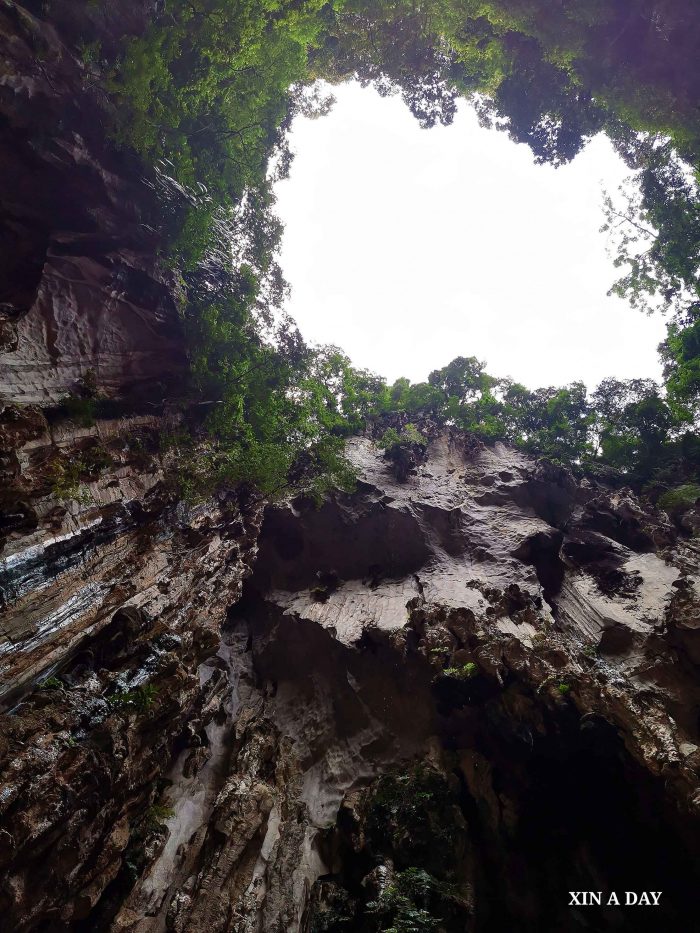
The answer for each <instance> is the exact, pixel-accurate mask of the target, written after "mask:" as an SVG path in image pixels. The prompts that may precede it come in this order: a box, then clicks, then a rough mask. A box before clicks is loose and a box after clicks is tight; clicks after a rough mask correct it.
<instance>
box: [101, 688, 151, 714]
mask: <svg viewBox="0 0 700 933" xmlns="http://www.w3.org/2000/svg"><path fill="white" fill-rule="evenodd" d="M157 695H158V688H157V687H156V686H155V685H154V684H144V685H143V686H141V687H137V688H136V689H135V690H127V691H125V692H123V693H115V694H113V695H112V696H111V697H108V699H107V702H108V703H109V705H110V706H111V707H112V709H117V710H130V709H131V710H134V711H135V712H137V713H145V712H146V711H147V710H149V709H150V708H151V707H152V706H153V704H154V703H155V701H156V697H157Z"/></svg>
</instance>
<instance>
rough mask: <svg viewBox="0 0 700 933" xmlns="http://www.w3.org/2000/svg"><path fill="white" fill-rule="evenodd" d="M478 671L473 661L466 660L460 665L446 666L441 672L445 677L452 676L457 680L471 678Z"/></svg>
mask: <svg viewBox="0 0 700 933" xmlns="http://www.w3.org/2000/svg"><path fill="white" fill-rule="evenodd" d="M478 673H479V668H478V667H477V666H476V664H475V663H474V662H473V661H467V663H466V664H463V665H462V667H446V668H445V670H444V671H443V674H444V675H445V676H446V677H454V678H456V679H457V680H471V679H472V677H476V675H477V674H478Z"/></svg>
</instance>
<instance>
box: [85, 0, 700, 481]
mask: <svg viewBox="0 0 700 933" xmlns="http://www.w3.org/2000/svg"><path fill="white" fill-rule="evenodd" d="M90 40H91V37H90V36H86V37H85V43H84V45H83V47H82V48H83V53H84V54H86V53H85V50H87V49H89V50H90V57H91V60H92V62H93V67H94V68H97V69H98V72H99V75H100V79H101V82H102V86H103V88H104V89H105V90H106V92H107V97H108V99H109V101H110V108H111V109H110V117H109V119H110V125H111V130H110V132H111V134H112V137H113V139H114V141H115V143H116V144H117V145H119V146H121V147H122V148H124V149H126V150H128V151H130V152H132V153H135V154H136V155H137V156H138V157H139V158H140V159H141V162H142V165H143V167H144V171H146V172H147V173H149V174H150V177H151V178H152V184H153V187H154V188H155V189H156V190H157V191H158V192H159V193H160V196H161V202H162V218H161V228H162V230H163V250H164V257H165V258H166V259H167V261H170V262H171V263H173V264H175V265H176V266H177V267H178V268H179V269H180V270H181V271H182V273H183V276H184V283H185V288H186V296H187V297H186V302H185V317H186V320H187V324H188V334H189V345H190V352H191V358H192V383H191V386H190V387H189V391H190V392H191V393H193V396H194V397H197V398H198V399H200V401H202V402H203V403H204V410H206V411H208V412H209V413H208V415H207V419H206V430H207V431H208V437H209V438H210V442H211V449H210V453H209V455H208V457H200V458H199V460H198V466H197V469H196V470H195V471H194V472H195V473H197V472H200V473H206V475H207V476H213V477H215V478H219V479H220V478H227V479H229V480H232V481H239V480H242V479H247V480H250V481H254V482H256V483H257V484H258V485H260V486H261V487H262V488H263V489H264V490H265V491H268V492H271V491H273V490H275V489H279V488H286V486H287V485H288V484H289V483H291V482H298V481H300V480H301V479H303V478H304V477H309V476H311V475H314V476H316V477H319V476H321V475H324V473H325V474H326V475H328V476H331V475H332V477H333V478H334V481H341V480H342V479H343V476H344V477H345V479H347V476H345V474H344V467H343V465H342V458H341V457H340V453H339V451H340V444H341V441H340V439H341V438H342V436H343V435H345V434H347V433H349V432H351V431H354V430H358V429H359V428H360V427H361V426H362V424H363V423H364V422H365V421H366V419H367V418H371V417H374V416H376V415H378V414H381V413H385V414H386V413H387V412H396V413H403V414H406V416H407V417H408V416H411V417H412V416H414V415H416V414H418V413H420V414H422V415H424V416H426V417H432V418H434V419H437V420H438V421H440V422H442V423H445V424H449V425H455V426H457V427H460V428H463V429H465V430H468V431H472V432H475V433H477V434H479V435H480V436H482V437H484V438H486V439H494V440H495V439H502V440H506V441H509V442H511V443H514V444H517V445H520V446H522V447H523V448H525V449H527V450H529V451H532V452H535V453H538V454H541V455H544V456H547V457H550V458H552V459H555V460H558V461H560V462H567V463H574V464H583V463H586V462H591V463H592V462H596V461H598V462H605V463H607V464H610V465H611V466H613V467H615V468H617V469H619V470H621V471H623V473H625V474H626V475H628V476H630V477H633V478H635V479H636V480H638V481H639V482H644V483H654V482H658V483H660V484H661V486H663V485H664V483H665V484H666V486H668V485H669V484H672V482H674V481H675V480H674V479H672V478H673V477H675V478H676V479H678V481H680V480H681V479H683V480H687V481H688V482H689V481H690V480H691V479H692V478H693V477H694V476H697V468H698V443H697V437H696V434H695V429H696V428H697V424H698V420H699V418H700V408H699V405H700V284H699V279H698V272H699V270H700V200H699V198H698V181H699V180H700V176H699V168H700V106H699V104H700V72H699V71H698V69H697V62H696V55H697V48H698V47H699V46H700V16H699V15H698V13H697V11H696V10H695V9H694V8H693V2H692V0H616V2H615V3H607V2H603V0H560V2H558V3H556V4H552V3H551V0H424V2H422V3H421V4H416V3H415V2H414V0H166V2H165V3H164V4H162V6H161V8H160V12H159V13H158V14H157V15H156V16H155V17H154V18H153V20H152V21H151V22H150V23H149V24H148V26H147V28H146V29H145V30H144V31H143V32H142V34H140V35H133V36H128V37H125V38H124V40H123V42H122V44H121V46H120V47H119V48H118V49H117V50H114V49H112V50H111V51H110V52H105V53H104V55H102V57H101V53H100V51H99V49H98V50H95V49H94V47H93V45H92V44H91V42H90ZM318 78H324V79H326V80H327V81H330V82H331V83H333V82H338V81H342V80H346V79H348V78H354V79H356V80H359V81H360V82H362V83H364V84H372V85H374V86H375V87H376V88H377V89H378V90H379V92H380V93H382V94H392V93H398V94H400V95H401V96H402V98H403V100H404V101H405V103H406V105H407V106H408V107H409V109H410V111H411V112H412V113H413V114H414V116H415V117H416V119H417V120H418V121H419V122H420V123H421V125H422V126H424V127H426V128H429V127H431V126H433V125H435V124H436V123H442V124H448V123H449V122H450V121H451V120H452V119H453V117H454V114H455V112H456V106H457V101H458V99H459V98H460V97H465V98H468V99H470V100H471V101H472V103H473V105H474V106H475V107H476V109H477V112H478V114H479V117H480V119H481V120H482V122H483V123H484V124H486V125H491V126H494V127H496V128H498V129H499V130H502V131H504V132H507V133H508V134H509V135H510V136H511V138H512V139H513V140H514V141H516V142H519V143H524V144H527V145H528V146H529V147H530V148H531V150H532V152H533V155H534V157H535V159H536V160H537V161H538V162H543V163H549V164H552V165H555V166H557V165H561V164H563V163H566V162H568V161H569V160H571V159H572V158H574V157H575V156H576V155H577V153H578V152H580V150H581V149H582V148H583V147H584V146H585V145H586V143H587V141H588V140H589V139H590V138H591V137H592V136H594V135H595V134H596V133H598V132H600V131H605V132H606V133H607V134H608V136H609V137H610V139H611V140H612V142H613V144H614V145H615V147H616V148H617V150H618V152H619V153H620V154H621V156H622V157H623V158H624V159H625V161H626V163H627V164H628V165H629V167H630V170H631V171H632V172H633V173H634V182H633V184H632V185H630V186H628V187H627V188H625V189H624V191H623V192H621V193H618V194H615V195H609V196H608V199H607V202H606V204H607V223H606V227H605V229H606V230H607V232H608V233H609V234H610V236H611V237H612V242H613V244H614V248H615V250H616V257H617V258H616V264H617V265H618V267H619V268H620V270H621V275H620V278H619V280H618V281H617V282H615V283H612V285H611V287H612V290H613V291H614V292H615V293H617V294H619V295H621V296H623V297H625V298H627V299H628V300H629V301H630V302H631V303H632V304H633V305H636V306H638V307H640V308H641V309H643V310H650V309H651V310H658V311H661V312H665V313H668V314H669V315H670V319H669V329H668V337H667V339H666V340H665V342H664V343H663V344H662V346H661V348H660V349H661V354H662V359H663V362H664V373H665V385H664V386H657V385H655V384H653V383H652V382H650V381H649V380H626V381H620V380H616V379H608V380H605V381H604V382H603V383H602V384H601V385H600V386H599V387H598V388H597V389H596V390H595V391H594V392H593V393H592V394H591V395H590V396H589V395H588V393H587V392H586V389H585V387H584V386H583V385H582V384H580V383H574V384H572V385H569V386H563V387H545V388H539V389H535V390H531V389H528V388H526V387H524V386H521V385H519V384H516V383H512V382H510V381H509V380H504V379H499V378H495V377H493V376H491V375H489V374H488V373H486V371H485V367H484V364H483V363H481V362H479V361H478V360H476V359H474V358H473V357H458V358H457V359H455V360H453V361H452V362H451V363H450V364H449V365H447V366H445V367H443V368H442V369H439V370H435V371H434V372H432V373H431V374H430V376H429V378H428V380H427V382H424V383H417V384H411V383H410V382H408V381H407V380H398V381H397V382H396V383H394V385H392V386H387V385H385V383H384V382H383V381H382V380H381V379H379V378H378V377H376V376H373V375H372V374H369V373H364V372H358V371H357V370H355V369H354V368H353V367H352V366H351V365H350V362H349V361H348V360H347V358H346V357H345V356H344V355H343V354H342V352H341V351H339V350H337V349H336V348H321V349H320V350H312V349H310V348H309V347H307V346H306V345H305V344H304V342H303V340H302V338H301V336H300V335H299V334H298V331H297V330H296V328H295V327H294V325H293V323H292V322H290V321H288V320H287V319H285V318H284V316H283V315H281V314H280V312H279V311H278V310H275V309H278V308H279V306H280V303H281V299H282V298H283V296H284V294H285V288H286V286H285V283H284V281H283V278H282V275H281V272H280V269H279V266H278V265H277V262H276V258H275V257H276V251H277V247H278V243H279V236H280V232H281V228H280V224H279V222H278V220H277V219H276V217H275V214H274V196H273V193H272V184H273V182H274V180H275V178H277V177H280V175H283V174H284V173H285V172H286V171H288V168H289V164H290V160H291V155H290V153H289V151H288V149H287V146H286V136H287V130H288V128H289V125H290V122H291V120H292V119H293V117H294V116H295V114H297V113H300V112H305V113H310V114H317V115H321V114H323V113H324V112H325V111H326V110H327V109H328V106H329V99H328V97H327V96H324V94H323V93H319V92H318V90H317V85H315V84H314V82H315V81H316V80H317V79H318ZM231 244H233V246H232V247H231ZM341 474H342V475H343V476H341Z"/></svg>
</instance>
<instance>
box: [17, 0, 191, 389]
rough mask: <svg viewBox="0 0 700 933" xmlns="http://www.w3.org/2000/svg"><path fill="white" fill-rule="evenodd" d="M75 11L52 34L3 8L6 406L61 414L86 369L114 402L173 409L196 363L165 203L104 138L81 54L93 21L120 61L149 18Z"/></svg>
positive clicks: (91, 77)
mask: <svg viewBox="0 0 700 933" xmlns="http://www.w3.org/2000/svg"><path fill="white" fill-rule="evenodd" d="M37 6H38V7H39V10H40V9H41V5H40V4H37ZM71 6H72V5H71V4H63V3H61V2H60V0H59V2H57V3H56V4H54V3H53V2H52V4H51V16H52V24H53V25H49V24H48V23H46V22H45V21H43V20H42V19H40V18H38V17H37V16H36V15H35V14H34V13H33V12H32V11H31V9H30V8H28V7H27V6H21V5H20V4H17V3H14V2H12V0H6V2H3V4H2V6H1V7H0V399H3V398H6V399H11V400H14V401H20V402H22V403H26V404H41V405H46V404H49V403H52V402H57V401H58V400H59V399H60V398H61V397H63V396H65V395H66V394H69V393H71V392H73V391H74V390H75V384H76V382H77V381H78V380H79V379H80V378H81V377H83V376H84V375H85V373H86V372H88V371H89V372H91V373H93V374H94V375H95V378H96V379H97V384H98V386H99V388H100V390H101V391H102V392H104V393H105V394H108V395H114V394H117V393H119V392H120V391H121V390H123V389H124V388H126V387H130V388H131V389H132V390H133V389H134V388H135V386H136V385H137V384H142V385H144V386H156V387H157V389H156V392H157V394H159V395H160V398H161V399H162V398H163V397H164V388H163V384H165V385H167V384H168V383H171V382H173V381H174V380H176V379H177V378H178V377H179V376H181V375H182V372H183V367H184V365H185V358H184V353H183V350H182V344H181V341H180V340H179V338H178V335H179V331H180V325H179V318H178V314H177V305H176V301H177V295H176V290H175V288H174V283H173V281H172V275H171V274H170V273H167V272H165V271H164V270H163V269H162V268H160V267H159V264H158V262H157V250H158V246H159V238H158V236H157V234H156V233H155V231H154V229H153V226H152V224H153V216H154V214H153V211H154V203H153V202H154V198H153V193H152V191H151V190H150V189H149V188H148V187H147V185H146V184H145V183H144V181H143V180H142V179H140V178H139V175H138V173H137V172H136V171H135V169H134V166H130V165H129V164H128V161H127V160H126V158H125V156H124V155H123V154H120V153H119V152H118V151H117V150H116V149H115V147H114V146H113V145H110V143H109V141H108V140H106V139H105V130H104V126H103V123H104V106H105V102H104V101H101V100H100V99H99V98H98V96H97V95H98V91H97V82H96V72H95V69H98V68H99V65H98V64H96V63H91V62H89V61H88V60H83V58H84V56H83V58H81V55H80V48H81V34H80V28H81V27H83V28H84V27H85V25H86V24H87V23H88V22H89V21H90V19H92V20H93V23H92V26H91V34H93V35H94V34H96V35H97V36H98V37H99V39H100V40H102V46H103V48H104V49H105V50H106V51H108V49H109V45H110V41H111V42H112V43H113V41H114V37H115V36H117V37H119V36H120V35H123V34H125V33H128V32H130V31H140V30H142V29H143V26H144V24H145V22H147V16H148V14H149V6H148V4H146V3H135V4H132V3H125V2H119V0H118V2H117V3H114V4H108V5H104V4H94V5H92V8H91V9H84V10H82V11H81V17H79V18H77V20H76V16H75V9H73V11H72V14H71V9H70V7H71ZM88 6H89V5H88ZM56 25H58V26H59V27H63V28H62V29H61V32H60V33H59V32H58V31H57V29H56Z"/></svg>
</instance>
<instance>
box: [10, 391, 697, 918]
mask: <svg viewBox="0 0 700 933" xmlns="http://www.w3.org/2000/svg"><path fill="white" fill-rule="evenodd" d="M18 411H21V416H20V415H16V416H14V415H11V414H7V415H6V417H5V418H4V421H3V425H4V431H5V438H6V447H8V448H10V447H11V448H12V450H13V451H14V453H15V457H16V464H15V467H14V471H15V475H14V480H13V481H14V483H15V485H16V486H17V487H18V488H20V487H21V488H22V490H23V498H22V500H21V501H22V503H23V505H22V507H21V508H20V507H17V508H16V509H15V510H14V512H12V514H11V515H10V516H9V518H10V520H9V522H8V524H7V527H6V528H5V530H4V535H5V544H4V551H3V555H2V569H3V572H4V574H5V576H4V582H3V586H4V592H5V599H6V607H5V610H4V613H3V627H4V628H3V631H4V633H5V639H6V640H5V642H4V645H3V647H4V651H3V655H2V659H1V660H2V663H3V673H4V681H3V683H4V690H5V702H6V707H7V712H6V714H5V715H4V717H3V720H2V741H3V745H2V750H1V752H2V756H3V757H2V775H3V786H2V791H1V792H0V799H2V807H3V810H2V818H1V822H0V831H2V833H3V838H4V839H5V840H6V841H7V843H8V845H7V847H5V848H4V850H3V853H4V854H3V859H4V863H3V869H2V870H3V884H2V889H1V891H2V895H1V896H2V908H3V913H4V916H6V917H9V918H11V922H12V926H11V928H13V929H14V928H16V929H18V930H35V929H36V930H39V929H56V930H71V929H76V930H128V931H139V933H141V931H151V930H158V931H163V930H177V931H188V933H189V931H197V930H205V929H206V930H220V931H274V933H277V931H279V933H282V931H289V930H300V931H311V930H343V929H355V930H362V931H364V930H368V931H373V930H381V929H385V928H388V927H387V925H389V926H390V925H391V924H392V923H393V924H394V925H398V927H397V928H399V929H400V928H401V926H400V923H403V922H404V921H405V922H406V923H408V922H409V920H410V918H411V917H413V915H415V916H417V917H418V918H419V919H421V918H422V919H421V922H424V923H425V924H429V923H433V921H434V924H438V925H437V926H436V925H433V926H430V925H428V926H426V927H425V928H426V929H444V930H446V931H452V930H468V929H474V930H478V931H481V930H486V931H489V930H501V929H504V928H506V927H509V928H511V927H512V928H513V929H518V930H533V931H534V930H552V931H554V930H568V929H571V930H578V929H596V930H616V929H620V930H638V929H650V930H652V929H654V930H655V929H658V925H657V924H658V922H659V920H658V917H662V919H663V922H664V923H675V922H679V923H680V922H681V918H682V917H683V916H684V913H685V911H686V910H687V909H688V896H689V893H688V892H689V891H691V890H693V885H694V884H695V882H696V880H697V879H696V878H695V875H694V873H695V867H694V866H695V865H696V864H697V862H696V857H697V852H696V845H697V844H696V841H695V840H696V835H695V834H696V827H697V805H698V799H700V798H698V778H697V768H698V766H699V765H700V750H699V748H698V744H699V743H698V735H697V728H698V697H699V689H698V685H697V668H696V661H697V642H696V639H695V636H696V632H697V624H698V580H697V575H696V572H695V568H696V567H697V546H696V544H695V542H694V540H693V539H692V538H687V537H684V536H682V535H681V534H680V533H679V532H678V531H677V530H676V529H674V527H673V526H672V525H671V523H670V522H669V521H668V519H667V517H666V516H665V515H664V514H663V513H660V512H653V511H652V510H650V509H648V508H646V507H645V506H644V505H643V503H641V502H640V501H639V500H638V498H637V497H635V495H634V494H633V493H632V492H631V491H630V490H625V489H622V490H620V489H608V488H605V487H604V486H602V485H600V484H599V483H595V482H593V481H592V480H586V479H583V480H576V479H574V477H573V476H571V474H569V473H567V472H566V471H564V470H561V469H559V468H553V467H551V466H549V465H547V464H544V463H541V462H538V461H536V460H533V459H531V458H528V457H526V456H524V455H522V454H520V453H518V452H515V451H513V450H511V449H508V448H506V447H504V446H502V445H498V444H497V445H495V446H494V447H487V446H483V445H478V444H465V443H464V439H463V438H461V437H459V436H458V435H452V434H450V432H443V433H436V434H435V436H434V437H433V438H432V440H431V442H430V444H429V446H428V448H427V450H426V451H425V453H424V456H423V459H422V462H421V463H420V464H418V465H417V466H416V470H415V473H414V474H412V475H410V476H408V477H404V476H401V477H398V478H397V475H396V473H395V470H394V466H393V464H392V462H390V461H388V460H387V459H385V457H384V456H383V454H382V451H381V450H379V449H378V448H377V446H376V445H375V444H374V443H373V442H372V441H371V440H370V439H369V438H355V439H352V440H351V441H350V442H349V448H348V450H349V456H350V458H351V459H352V460H353V461H354V463H355V466H356V468H357V470H358V474H359V477H360V479H359V483H358V488H357V490H356V492H354V493H352V494H344V493H338V494H336V495H334V496H331V497H330V498H329V499H328V500H327V501H325V502H324V503H323V504H322V505H321V506H320V508H318V507H316V506H315V505H314V504H313V503H311V502H308V501H306V500H304V499H302V498H297V499H294V500H292V501H289V502H282V503H278V504H272V505H268V506H267V507H266V509H265V511H264V520H263V511H262V503H260V502H258V501H257V500H254V499H250V498H247V497H246V496H244V494H243V493H242V492H238V493H236V492H231V493H229V494H227V495H223V494H222V496H221V497H220V498H218V499H216V500H214V501H211V502H207V503H202V504H200V505H198V506H189V507H188V506H185V505H184V504H183V503H179V502H177V501H176V500H174V499H173V498H172V492H170V493H169V491H168V490H169V487H168V483H167V481H166V476H167V454H163V453H162V452H159V451H157V450H156V449H155V446H154V445H151V449H150V453H149V452H148V450H147V448H148V447H149V442H148V432H149V430H153V426H152V425H149V423H147V422H146V421H144V420H141V421H140V422H139V421H138V418H137V419H136V421H135V422H133V423H130V424H128V425H125V424H123V423H119V422H104V423H102V422H98V423H97V424H96V425H95V426H94V427H93V428H90V429H87V428H86V429H83V435H84V436H83V435H81V432H80V431H78V430H76V429H75V428H73V429H72V431H69V430H68V427H67V425H64V428H62V429H59V428H57V427H56V426H50V425H48V423H47V422H45V420H44V421H42V416H41V413H40V412H37V411H36V410H33V409H27V408H23V409H18ZM137 422H138V424H137ZM125 429H126V430H127V433H128V434H129V435H130V436H131V437H133V436H134V433H135V432H136V433H137V434H138V436H140V437H141V441H140V443H139V444H137V445H136V449H135V450H132V449H131V447H130V445H129V444H126V443H125V441H124V436H123V431H124V430H125ZM61 431H65V432H66V433H68V434H70V444H72V445H75V444H76V443H78V442H79V443H81V444H84V443H86V440H85V437H87V438H88V440H89V439H90V438H91V437H92V435H96V436H98V437H99V438H100V439H101V443H102V444H103V445H104V446H106V447H107V449H108V450H110V451H111V454H110V456H111V457H112V462H111V463H110V464H109V466H108V467H106V468H103V469H102V470H101V471H100V472H98V474H97V475H96V476H95V477H93V478H92V479H90V475H89V473H88V474H86V476H85V478H84V479H81V480H80V485H81V486H84V487H85V488H86V491H87V493H89V497H85V499H84V501H79V500H81V499H83V497H82V496H80V497H78V499H76V498H72V499H71V498H70V496H69V497H68V501H66V502H64V504H63V505H58V504H57V502H56V494H55V489H54V490H52V489H51V488H48V489H47V488H46V487H45V486H44V487H42V485H41V483H40V482H39V481H38V480H37V479H36V478H35V477H36V475H38V474H35V473H34V472H33V471H34V470H36V467H35V463H36V460H37V457H38V458H39V461H40V462H41V457H40V456H39V454H40V453H41V451H43V452H44V454H45V453H46V450H47V449H49V448H50V449H51V450H53V448H55V447H56V445H57V443H58V444H59V446H60V441H61V438H64V437H65V436H66V435H64V434H62V433H61ZM110 438H111V440H110ZM66 443H68V441H66ZM88 449H89V448H88ZM37 452H39V453H37ZM550 487H551V501H550V500H549V499H548V492H547V490H548V488H550ZM601 516H603V517H602V518H601ZM244 580H247V582H245V583H244ZM426 781H427V785H428V786H427V789H426V788H424V787H423V783H425V782H426ZM421 782H422V783H421ZM392 788H393V790H392ZM401 788H404V789H406V788H408V790H404V791H402V790H401ZM407 800H408V801H410V806H409V805H408V804H407V803H406V801H407ZM435 808H437V809H435ZM382 826H384V830H382V829H381V827H382ZM443 852H446V853H448V856H449V857H448V856H446V857H445V858H444V859H443V860H442V861H441V860H440V859H441V856H440V853H443ZM436 858H437V862H436ZM637 888H640V889H642V888H643V889H645V890H654V891H658V890H663V891H665V892H666V895H668V896H666V895H665V896H664V898H665V899H664V901H663V902H662V906H660V907H659V908H658V912H657V913H655V914H653V920H652V919H649V917H648V916H646V915H645V916H641V915H640V914H639V913H637V914H634V913H632V912H631V908H630V909H622V910H620V911H619V912H616V911H615V910H614V909H613V908H610V909H608V910H604V911H602V912H600V913H599V914H596V915H595V916H594V917H593V919H591V916H590V914H581V912H580V911H578V912H577V911H576V910H571V909H569V907H568V899H567V894H566V892H567V891H569V890H618V889H621V890H636V889H637ZM407 918H408V919H407ZM436 918H439V923H438V920H437V919H436ZM411 922H413V920H411ZM586 924H588V926H586ZM655 924H656V925H655Z"/></svg>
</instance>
